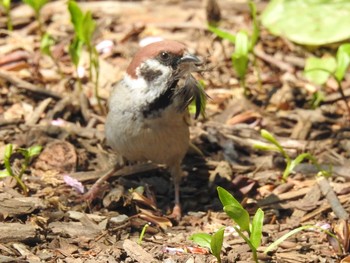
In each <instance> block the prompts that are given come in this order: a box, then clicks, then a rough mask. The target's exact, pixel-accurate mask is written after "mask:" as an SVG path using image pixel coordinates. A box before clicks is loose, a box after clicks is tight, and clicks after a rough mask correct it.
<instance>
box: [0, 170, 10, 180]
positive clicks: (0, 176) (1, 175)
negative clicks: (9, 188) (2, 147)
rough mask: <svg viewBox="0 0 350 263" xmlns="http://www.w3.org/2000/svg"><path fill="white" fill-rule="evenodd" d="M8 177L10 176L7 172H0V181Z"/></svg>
mask: <svg viewBox="0 0 350 263" xmlns="http://www.w3.org/2000/svg"><path fill="white" fill-rule="evenodd" d="M8 176H11V174H9V172H8V171H7V170H6V169H5V170H1V171H0V179H2V178H5V177H8Z"/></svg>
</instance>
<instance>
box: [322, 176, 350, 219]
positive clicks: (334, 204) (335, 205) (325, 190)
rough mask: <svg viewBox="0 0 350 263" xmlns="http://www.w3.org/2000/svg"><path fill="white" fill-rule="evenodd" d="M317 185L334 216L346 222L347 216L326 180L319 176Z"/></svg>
mask: <svg viewBox="0 0 350 263" xmlns="http://www.w3.org/2000/svg"><path fill="white" fill-rule="evenodd" d="M317 183H318V185H319V187H320V189H321V192H322V194H323V195H324V196H325V197H326V198H327V201H328V203H329V204H330V205H331V208H332V210H333V212H334V213H335V215H336V216H337V217H338V218H339V219H344V220H347V219H348V218H349V214H348V213H347V212H346V211H345V209H344V208H343V206H342V205H341V203H340V201H339V199H338V197H337V196H336V194H335V193H334V191H333V189H332V187H331V186H330V184H329V181H328V179H327V178H325V177H323V176H320V177H318V178H317Z"/></svg>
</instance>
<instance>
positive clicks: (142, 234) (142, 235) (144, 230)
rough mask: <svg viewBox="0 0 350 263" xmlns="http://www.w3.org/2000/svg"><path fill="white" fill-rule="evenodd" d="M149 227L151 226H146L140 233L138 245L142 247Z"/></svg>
mask: <svg viewBox="0 0 350 263" xmlns="http://www.w3.org/2000/svg"><path fill="white" fill-rule="evenodd" d="M148 227H149V224H145V225H144V226H143V228H142V231H141V233H140V237H139V241H138V244H139V245H141V243H142V240H143V237H144V236H145V233H146V230H147V228H148Z"/></svg>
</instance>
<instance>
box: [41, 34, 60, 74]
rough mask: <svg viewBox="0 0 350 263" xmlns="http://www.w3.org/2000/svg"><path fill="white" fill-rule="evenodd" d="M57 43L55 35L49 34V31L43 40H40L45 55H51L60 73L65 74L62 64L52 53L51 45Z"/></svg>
mask: <svg viewBox="0 0 350 263" xmlns="http://www.w3.org/2000/svg"><path fill="white" fill-rule="evenodd" d="M54 44H55V40H54V39H53V37H52V36H51V35H50V34H49V33H45V34H44V35H43V36H42V38H41V42H40V50H41V53H43V54H44V55H47V56H49V57H50V58H51V59H52V61H53V62H54V63H55V65H56V67H57V70H58V73H59V74H60V75H61V76H63V73H62V70H61V67H60V64H59V63H58V61H57V59H55V58H54V57H53V55H52V52H51V47H52V46H53V45H54Z"/></svg>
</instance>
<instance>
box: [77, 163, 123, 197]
mask: <svg viewBox="0 0 350 263" xmlns="http://www.w3.org/2000/svg"><path fill="white" fill-rule="evenodd" d="M114 161H115V160H114ZM123 165H124V160H123V159H122V158H121V159H120V160H118V161H115V162H114V165H113V167H112V168H111V169H109V170H108V171H107V172H106V173H105V174H103V175H102V176H101V177H100V178H99V179H98V180H97V181H96V182H95V183H94V184H93V185H92V187H91V188H90V190H89V191H88V192H87V193H85V194H84V195H83V196H82V200H85V201H92V200H94V199H95V198H96V196H97V194H98V191H99V190H100V189H101V186H102V184H103V183H104V182H106V181H107V180H108V179H109V178H110V177H111V176H112V175H113V174H115V173H116V172H117V171H118V170H120V169H121V168H122V167H123Z"/></svg>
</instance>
